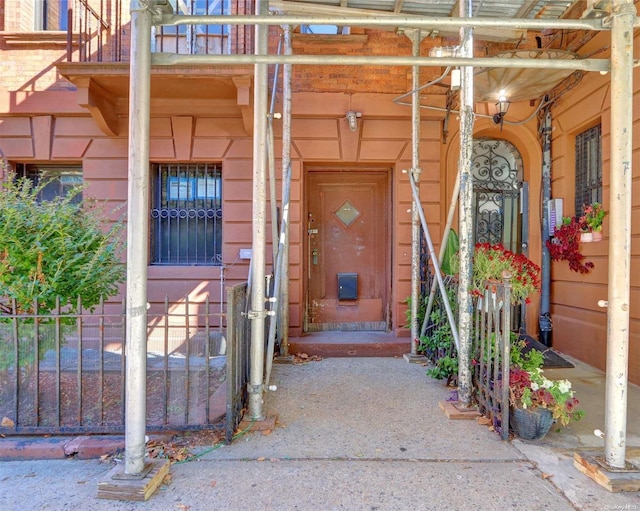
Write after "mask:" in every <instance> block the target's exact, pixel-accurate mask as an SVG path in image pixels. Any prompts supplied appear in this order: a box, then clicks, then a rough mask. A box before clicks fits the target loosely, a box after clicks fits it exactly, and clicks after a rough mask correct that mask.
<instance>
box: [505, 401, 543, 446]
mask: <svg viewBox="0 0 640 511" xmlns="http://www.w3.org/2000/svg"><path fill="white" fill-rule="evenodd" d="M509 424H510V425H511V428H512V429H513V431H514V432H515V434H516V435H517V436H518V437H519V438H522V439H523V440H540V439H541V438H544V437H545V435H546V434H547V433H548V432H549V430H550V429H551V425H552V424H553V414H552V413H551V410H548V409H547V408H533V409H531V410H530V409H525V408H511V411H510V413H509Z"/></svg>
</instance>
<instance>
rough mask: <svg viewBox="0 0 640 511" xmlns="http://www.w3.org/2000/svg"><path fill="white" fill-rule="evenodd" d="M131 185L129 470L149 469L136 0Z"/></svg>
mask: <svg viewBox="0 0 640 511" xmlns="http://www.w3.org/2000/svg"><path fill="white" fill-rule="evenodd" d="M130 8H131V56H130V69H131V75H130V78H129V146H128V174H129V177H128V189H127V204H128V206H127V222H128V223H127V284H126V293H127V304H126V324H127V326H126V334H125V335H126V340H125V355H126V362H125V364H126V379H127V385H126V397H125V456H124V472H125V474H130V475H138V474H141V473H142V471H143V470H144V457H145V451H146V449H145V425H146V419H147V417H146V415H147V407H146V403H147V381H146V380H147V259H148V254H149V246H148V240H149V223H148V221H147V218H148V217H149V125H150V83H151V78H150V77H151V66H150V63H151V59H150V55H151V13H150V11H149V9H148V8H147V2H144V1H141V0H132V1H131V4H130Z"/></svg>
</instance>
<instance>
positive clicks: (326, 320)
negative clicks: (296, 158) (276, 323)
mask: <svg viewBox="0 0 640 511" xmlns="http://www.w3.org/2000/svg"><path fill="white" fill-rule="evenodd" d="M308 177H309V180H308V184H309V186H308V194H307V197H308V199H307V244H306V261H307V264H306V273H307V278H308V289H307V307H306V311H307V312H306V318H305V326H306V330H307V331H320V330H386V329H387V320H386V318H387V310H388V301H387V297H388V293H389V291H388V288H389V278H388V275H389V260H390V243H389V236H388V233H389V227H388V226H389V218H390V217H389V210H390V208H389V194H388V190H389V172H388V171H376V170H343V171H341V170H310V171H309V173H308Z"/></svg>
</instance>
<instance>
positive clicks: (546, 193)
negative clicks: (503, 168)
mask: <svg viewBox="0 0 640 511" xmlns="http://www.w3.org/2000/svg"><path fill="white" fill-rule="evenodd" d="M541 136H542V204H541V207H542V266H541V284H540V319H539V326H540V341H541V342H542V344H544V345H545V346H547V347H549V348H550V347H551V304H550V302H551V256H550V255H549V249H548V248H547V243H546V242H547V240H548V239H549V211H548V209H547V204H548V202H549V200H550V199H551V106H550V105H549V106H547V107H546V108H545V112H544V118H543V120H542V129H541Z"/></svg>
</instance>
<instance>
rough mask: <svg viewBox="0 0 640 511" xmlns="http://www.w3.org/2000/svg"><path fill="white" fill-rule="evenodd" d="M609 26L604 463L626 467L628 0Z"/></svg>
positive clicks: (620, 1) (631, 15)
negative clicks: (607, 275)
mask: <svg viewBox="0 0 640 511" xmlns="http://www.w3.org/2000/svg"><path fill="white" fill-rule="evenodd" d="M613 4H614V7H613V14H612V26H611V121H610V122H611V164H610V169H611V171H610V182H611V185H610V189H609V212H610V214H609V218H610V219H611V221H610V224H609V230H610V233H609V279H608V280H609V292H608V314H607V315H608V321H607V363H606V369H607V371H606V394H605V453H604V454H605V462H606V463H607V464H608V465H609V466H611V467H613V468H618V469H619V468H624V467H625V450H626V436H627V390H628V372H629V298H630V265H631V257H630V253H631V190H632V159H631V158H632V154H631V153H632V130H631V127H632V125H633V108H630V105H632V104H633V72H632V70H633V24H634V20H635V17H636V16H635V15H636V9H635V6H634V4H633V2H632V1H631V0H616V1H614V2H613Z"/></svg>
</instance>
